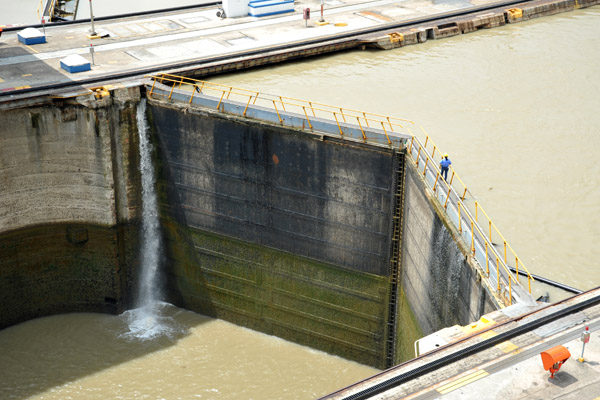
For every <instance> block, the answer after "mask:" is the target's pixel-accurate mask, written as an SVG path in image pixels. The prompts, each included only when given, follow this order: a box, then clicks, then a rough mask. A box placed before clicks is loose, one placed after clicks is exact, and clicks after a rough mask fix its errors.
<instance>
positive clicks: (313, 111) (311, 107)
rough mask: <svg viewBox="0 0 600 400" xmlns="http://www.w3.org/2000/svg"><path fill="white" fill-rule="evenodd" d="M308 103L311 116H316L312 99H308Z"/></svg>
mask: <svg viewBox="0 0 600 400" xmlns="http://www.w3.org/2000/svg"><path fill="white" fill-rule="evenodd" d="M308 105H309V106H310V109H311V111H312V113H313V117H316V116H317V115H316V114H315V109H314V108H313V105H312V101H309V102H308Z"/></svg>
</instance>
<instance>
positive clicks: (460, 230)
mask: <svg viewBox="0 0 600 400" xmlns="http://www.w3.org/2000/svg"><path fill="white" fill-rule="evenodd" d="M456 204H458V231H459V232H460V233H462V218H461V217H460V201H459V202H458V203H456Z"/></svg>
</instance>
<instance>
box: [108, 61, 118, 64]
mask: <svg viewBox="0 0 600 400" xmlns="http://www.w3.org/2000/svg"><path fill="white" fill-rule="evenodd" d="M108 63H109V64H116V63H117V61H109V62H108Z"/></svg>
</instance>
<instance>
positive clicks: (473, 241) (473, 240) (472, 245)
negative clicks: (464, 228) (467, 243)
mask: <svg viewBox="0 0 600 400" xmlns="http://www.w3.org/2000/svg"><path fill="white" fill-rule="evenodd" d="M471 251H472V252H473V255H475V231H474V230H473V220H471Z"/></svg>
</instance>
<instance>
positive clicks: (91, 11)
mask: <svg viewBox="0 0 600 400" xmlns="http://www.w3.org/2000/svg"><path fill="white" fill-rule="evenodd" d="M90 19H91V20H92V31H91V32H90V35H91V36H96V29H94V11H93V9H92V0H90Z"/></svg>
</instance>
